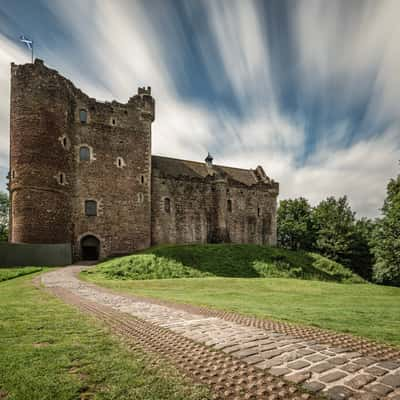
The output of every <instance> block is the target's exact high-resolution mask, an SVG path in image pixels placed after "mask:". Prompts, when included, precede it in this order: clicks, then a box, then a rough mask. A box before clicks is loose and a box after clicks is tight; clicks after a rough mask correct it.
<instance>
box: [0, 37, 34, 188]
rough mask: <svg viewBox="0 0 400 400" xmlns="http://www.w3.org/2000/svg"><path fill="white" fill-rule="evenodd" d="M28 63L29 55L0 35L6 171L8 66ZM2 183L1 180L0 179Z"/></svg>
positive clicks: (1, 142) (0, 140) (0, 121)
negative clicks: (12, 63)
mask: <svg viewBox="0 0 400 400" xmlns="http://www.w3.org/2000/svg"><path fill="white" fill-rule="evenodd" d="M11 62H16V63H25V62H29V55H27V54H26V53H25V52H23V51H22V50H21V48H20V47H19V46H17V45H16V44H15V43H12V42H11V41H9V40H8V39H7V38H5V37H4V36H2V35H1V33H0V93H1V102H0V167H4V168H6V170H8V157H9V147H10V140H9V135H10V134H9V131H10V129H9V128H10V68H11V66H10V64H11ZM1 181H3V179H1Z"/></svg>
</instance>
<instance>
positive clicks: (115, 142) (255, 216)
mask: <svg viewBox="0 0 400 400" xmlns="http://www.w3.org/2000/svg"><path fill="white" fill-rule="evenodd" d="M154 118H155V102H154V99H153V97H152V96H151V89H150V88H139V89H138V93H137V94H136V95H134V96H133V97H131V98H130V99H129V101H128V102H127V103H126V104H121V103H118V102H116V101H113V102H105V103H102V102H98V101H96V100H95V99H93V98H90V97H89V96H87V95H86V94H84V93H83V92H82V91H81V90H79V89H77V88H76V87H75V86H74V85H73V84H72V83H71V82H70V81H69V80H67V79H66V78H64V77H62V76H61V75H60V74H59V73H58V72H57V71H55V70H52V69H49V68H48V67H46V66H45V65H44V64H43V61H41V60H38V59H37V60H35V63H34V64H24V65H15V64H12V65H11V126H10V135H11V140H10V147H11V149H10V185H9V187H10V198H11V216H10V241H11V242H15V243H71V244H72V246H73V253H74V256H75V258H77V259H78V258H98V257H101V258H103V257H105V256H109V255H112V254H123V253H130V252H133V251H134V250H138V249H143V248H146V247H149V246H150V245H151V244H157V243H206V242H218V241H225V242H226V241H231V242H237V243H245V242H254V243H264V244H274V243H275V241H276V222H275V219H276V197H277V194H278V190H279V186H278V184H277V183H276V182H274V181H272V180H270V179H269V178H268V177H267V176H266V175H265V173H264V171H263V169H262V168H261V167H257V169H256V170H241V169H237V168H229V167H222V166H216V165H213V164H212V158H211V157H207V159H206V160H205V161H206V162H205V163H196V162H192V161H185V160H176V159H170V158H166V157H160V156H153V157H152V155H151V124H152V122H153V121H154Z"/></svg>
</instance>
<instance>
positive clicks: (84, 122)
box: [79, 109, 87, 124]
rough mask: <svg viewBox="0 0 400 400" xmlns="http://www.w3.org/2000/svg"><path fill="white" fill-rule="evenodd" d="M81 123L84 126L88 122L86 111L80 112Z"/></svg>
mask: <svg viewBox="0 0 400 400" xmlns="http://www.w3.org/2000/svg"><path fill="white" fill-rule="evenodd" d="M79 121H81V123H82V124H86V122H87V111H86V110H84V109H81V110H79Z"/></svg>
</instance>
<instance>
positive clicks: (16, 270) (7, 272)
mask: <svg viewBox="0 0 400 400" xmlns="http://www.w3.org/2000/svg"><path fill="white" fill-rule="evenodd" d="M42 269H43V267H13V268H11V267H10V268H3V267H0V282H3V281H8V280H9V279H13V278H18V277H19V276H23V275H29V274H33V273H35V272H39V271H41V270H42Z"/></svg>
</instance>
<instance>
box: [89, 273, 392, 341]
mask: <svg viewBox="0 0 400 400" xmlns="http://www.w3.org/2000/svg"><path fill="white" fill-rule="evenodd" d="M81 276H82V277H83V278H84V279H87V280H90V281H94V282H96V283H98V284H100V285H103V286H106V287H109V288H113V289H117V290H119V291H123V292H127V293H131V294H136V295H142V296H149V297H156V298H160V299H166V300H173V301H176V302H184V303H193V304H198V305H206V306H210V307H213V308H219V309H224V310H229V311H236V312H239V313H243V314H248V315H255V316H258V317H262V318H273V319H277V320H285V321H291V322H296V323H301V324H307V325H314V326H318V327H321V328H327V329H332V330H336V331H339V332H348V333H352V334H355V335H359V336H364V337H367V338H370V339H374V340H377V341H381V342H388V343H392V344H395V345H400V288H395V287H387V286H386V287H385V286H378V285H372V284H364V285H360V284H340V283H332V282H318V281H307V280H299V279H281V278H247V279H243V278H190V279H160V280H142V281H140V280H138V281H134V280H117V279H115V280H111V279H107V278H106V277H104V276H102V275H101V274H82V275H81Z"/></svg>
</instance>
